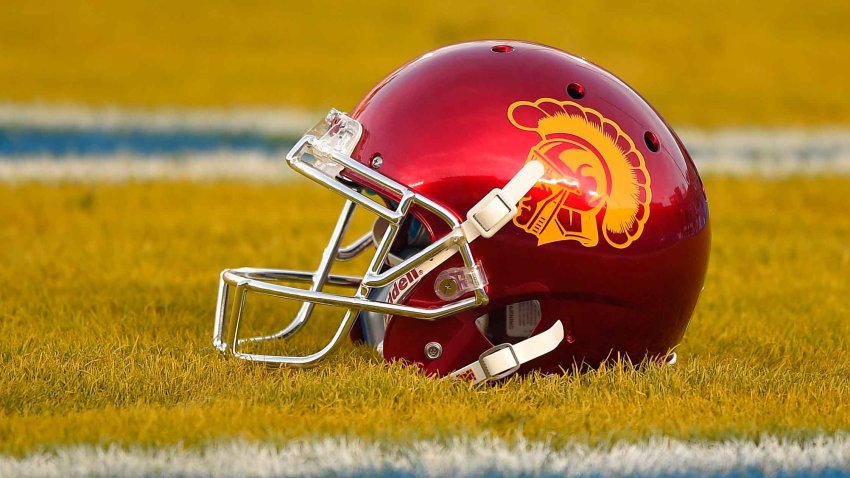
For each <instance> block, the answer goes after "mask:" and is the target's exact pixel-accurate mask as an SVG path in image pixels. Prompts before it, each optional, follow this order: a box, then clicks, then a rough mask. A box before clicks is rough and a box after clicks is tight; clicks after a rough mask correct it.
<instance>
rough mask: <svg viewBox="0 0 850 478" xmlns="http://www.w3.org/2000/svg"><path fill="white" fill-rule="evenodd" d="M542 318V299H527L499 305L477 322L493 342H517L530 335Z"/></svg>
mask: <svg viewBox="0 0 850 478" xmlns="http://www.w3.org/2000/svg"><path fill="white" fill-rule="evenodd" d="M541 318H542V314H541V308H540V301H538V300H526V301H522V302H514V303H513V304H508V305H506V306H503V307H497V308H495V309H493V310H491V311H490V312H489V313H488V314H485V315H483V316H481V317H479V318H478V319H476V321H475V324H476V325H477V326H478V328H479V329H480V330H481V331H482V332H483V333H484V335H486V336H487V338H488V339H489V340H490V342H492V343H493V344H503V343H511V344H515V343H518V342H520V341H522V340H525V339H527V338H528V337H530V336H531V333H532V332H533V331H534V329H535V328H537V324H539V323H540V320H541Z"/></svg>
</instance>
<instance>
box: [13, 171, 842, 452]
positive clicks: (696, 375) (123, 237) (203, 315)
mask: <svg viewBox="0 0 850 478" xmlns="http://www.w3.org/2000/svg"><path fill="white" fill-rule="evenodd" d="M707 189H708V193H709V197H710V201H711V213H712V221H713V231H714V245H713V252H712V261H711V267H710V271H709V276H708V279H707V282H706V288H705V291H704V295H703V297H702V299H701V303H700V305H699V306H698V309H697V313H696V315H695V317H694V319H693V322H692V324H691V327H690V329H689V331H688V333H687V335H686V338H685V342H684V343H683V345H682V346H681V347H680V349H679V356H680V363H679V364H677V365H676V366H674V367H662V366H651V367H648V368H647V369H646V370H641V371H635V370H633V369H631V368H629V367H625V366H621V367H616V366H615V367H610V368H606V369H603V370H600V371H597V372H593V373H587V374H583V375H577V376H564V377H536V376H532V377H527V378H521V379H520V378H513V379H511V380H509V381H507V382H506V383H503V384H499V385H496V386H489V387H482V388H471V387H469V386H468V385H466V384H464V383H456V382H450V381H440V380H433V379H429V378H426V377H423V376H422V375H420V374H419V373H418V372H417V371H416V370H414V369H412V368H409V367H403V366H399V365H388V364H386V363H384V362H382V361H381V360H380V359H379V358H378V357H376V356H375V354H373V353H372V352H371V351H369V350H368V349H366V348H362V347H360V348H358V347H353V346H351V345H348V346H346V347H345V348H343V349H342V350H340V351H339V353H337V354H335V355H334V356H333V357H332V358H331V359H330V360H329V361H328V362H327V363H325V364H324V365H322V366H320V367H319V368H316V369H312V370H285V369H270V368H266V367H264V366H258V365H252V364H246V363H243V362H240V361H237V360H231V359H225V358H222V357H220V356H219V355H218V354H217V353H215V352H214V351H213V348H212V345H211V341H210V335H211V326H212V315H213V309H214V302H215V291H216V285H217V275H218V272H219V270H220V269H222V268H223V267H227V266H242V265H256V266H264V265H265V266H278V267H284V266H288V267H298V268H313V267H314V266H315V261H316V260H317V258H316V256H315V254H317V253H318V252H319V251H320V250H321V247H322V245H321V244H320V243H321V242H322V241H324V240H325V238H326V237H327V234H328V233H329V231H330V227H331V226H332V224H333V222H334V221H335V217H334V216H335V214H336V211H337V206H338V205H339V201H337V200H336V199H334V200H330V199H321V198H323V197H324V196H319V197H320V199H316V192H317V190H318V188H317V187H314V186H311V185H306V184H302V183H298V184H294V185H246V184H234V183H210V184H192V183H181V182H162V183H138V184H126V185H107V184H98V185H52V186H51V185H38V184H25V185H18V186H10V185H4V186H0V241H2V244H3V248H2V249H0V258H2V262H0V263H2V268H0V282H2V284H3V289H2V292H0V377H2V378H0V453H12V454H22V453H26V452H28V451H32V450H36V449H41V448H44V447H48V448H49V447H52V446H59V445H63V444H78V443H90V444H107V443H119V444H125V445H130V444H139V445H142V446H148V445H166V444H175V443H182V444H184V445H187V446H194V445H197V444H202V443H207V442H209V441H213V440H219V439H226V438H244V439H248V440H269V441H273V442H274V441H285V440H288V439H293V438H309V437H313V436H324V435H339V434H343V435H349V436H362V437H366V438H370V439H376V440H400V441H406V440H413V439H420V438H436V439H443V438H448V437H451V436H455V435H458V434H469V435H476V434H479V433H482V432H489V433H491V434H493V435H496V436H501V437H507V438H510V437H513V436H516V435H518V434H522V435H524V436H525V437H528V438H532V439H549V440H553V442H554V443H555V444H559V443H567V442H573V441H580V442H587V443H596V444H598V443H606V442H609V441H613V440H638V439H642V438H645V437H648V436H654V435H659V434H661V435H668V436H672V437H678V438H697V439H713V438H724V437H732V436H734V437H757V436H759V435H760V434H762V433H765V432H767V433H775V434H778V435H783V436H805V435H813V434H816V433H819V432H826V433H831V432H835V431H837V430H847V429H848V428H850V405H848V403H850V402H848V397H850V355H849V354H848V353H847V348H848V337H850V318H849V317H848V313H850V306H848V296H850V285H848V283H849V282H850V280H849V279H850V276H848V270H850V247H848V243H847V238H848V237H850V216H848V214H847V211H848V209H850V196H848V195H846V194H835V192H838V191H848V190H850V179H847V178H844V179H825V178H821V179H817V178H810V179H801V178H796V179H787V180H777V181H760V180H753V179H723V178H709V180H708V181H707ZM258 307H259V308H258V309H257V310H259V311H266V312H269V313H272V314H273V313H274V311H275V309H274V306H273V305H272V304H259V305H258ZM323 315H324V319H327V321H329V320H330V319H331V316H330V315H329V314H327V313H323ZM321 328H322V327H319V328H318V329H316V330H312V331H311V329H308V330H307V331H306V332H305V334H307V335H308V336H311V334H313V335H312V336H311V337H312V339H311V337H307V339H308V340H317V336H316V335H315V334H316V333H317V332H318V331H319V329H321Z"/></svg>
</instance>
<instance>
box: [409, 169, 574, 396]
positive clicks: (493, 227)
mask: <svg viewBox="0 0 850 478" xmlns="http://www.w3.org/2000/svg"><path fill="white" fill-rule="evenodd" d="M543 173H544V167H543V164H541V163H540V162H538V161H529V162H527V163H525V165H524V166H523V167H522V169H520V170H519V171H518V172H517V173H516V175H514V177H513V178H511V180H510V181H509V182H508V184H506V185H505V187H504V188H502V189H499V188H496V189H493V190H492V191H490V192H489V193H488V194H487V195H486V196H484V198H483V199H481V200H480V201H478V203H477V204H476V205H475V206H473V207H472V208H471V209H470V210H469V212H467V213H466V221H464V222H463V223H462V224H461V225H460V227H461V230H462V232H463V235H464V237H465V238H466V240H467V242H472V241H474V240H476V239H478V238H479V237H483V238H485V239H486V238H490V237H493V235H494V234H496V233H497V232H499V230H500V229H501V228H502V227H503V226H504V225H505V224H507V223H508V222H510V221H511V219H513V218H514V217H515V216H516V215H517V204H519V202H520V201H521V200H522V198H523V197H525V195H526V194H528V192H529V191H530V190H531V188H533V187H534V185H535V184H536V183H537V181H538V180H539V179H540V178H541V177H543ZM456 252H457V249H456V248H449V249H446V250H444V251H442V252H440V253H438V254H436V255H435V256H434V257H432V258H431V259H429V260H428V261H426V262H424V263H423V264H422V265H421V266H419V268H418V271H419V277H424V276H425V275H426V274H427V273H428V272H430V271H432V270H434V269H435V268H436V267H437V266H438V265H440V264H442V263H443V262H445V261H446V260H447V259H449V258H450V257H451V256H452V255H454V254H455V253H456ZM563 339H564V326H563V325H562V324H561V322H560V321H558V322H556V323H555V324H554V325H553V326H552V327H550V328H549V330H546V331H545V332H541V333H539V334H537V335H535V336H533V337H530V338H527V339H525V340H523V341H522V342H519V343H517V344H515V345H511V344H509V343H504V344H500V345H496V346H495V347H493V348H490V349H488V350H487V351H486V352H484V353H483V354H481V357H479V359H478V360H477V361H475V362H473V363H471V364H469V365H467V366H466V367H463V368H461V369H460V370H456V371H454V372H453V373H451V374H450V375H449V376H450V377H452V378H455V379H459V380H469V381H471V382H472V383H474V384H477V383H481V382H485V381H490V380H498V379H501V378H505V377H507V376H508V375H511V374H513V373H514V372H516V371H517V370H519V368H520V366H521V365H522V364H524V363H526V362H528V361H530V360H534V359H536V358H537V357H540V356H541V355H545V354H547V353H549V352H551V351H553V350H555V348H556V347H557V346H558V344H560V343H561V341H562V340H563Z"/></svg>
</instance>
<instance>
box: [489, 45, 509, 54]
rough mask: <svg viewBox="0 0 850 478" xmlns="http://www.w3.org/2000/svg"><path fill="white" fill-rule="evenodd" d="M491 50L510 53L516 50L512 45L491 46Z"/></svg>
mask: <svg viewBox="0 0 850 478" xmlns="http://www.w3.org/2000/svg"><path fill="white" fill-rule="evenodd" d="M490 51H492V52H494V53H510V52H512V51H514V47H512V46H510V45H496V46H494V47H493V48H490Z"/></svg>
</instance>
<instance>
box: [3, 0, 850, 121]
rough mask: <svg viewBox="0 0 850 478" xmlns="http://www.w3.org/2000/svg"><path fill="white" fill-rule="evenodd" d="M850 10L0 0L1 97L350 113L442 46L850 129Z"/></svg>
mask: <svg viewBox="0 0 850 478" xmlns="http://www.w3.org/2000/svg"><path fill="white" fill-rule="evenodd" d="M848 18H850V2H842V1H834V0H811V1H807V2H801V1H799V0H780V1H775V2H770V3H769V4H766V3H764V2H757V1H737V0H715V1H707V0H690V1H681V2H666V1H662V0H651V1H642V2H628V1H599V2H580V3H577V2H566V3H565V2H559V1H554V0H550V1H536V2H489V1H480V0H476V1H469V2H448V1H434V2H401V3H400V2H391V1H375V0H371V1H368V2H362V1H359V0H337V1H333V2H329V1H300V2H295V1H291V2H290V1H286V2H272V1H262V0H259V1H239V2H237V1H221V0H212V1H204V2H200V1H197V0H192V1H181V2H175V1H160V0H156V1H141V0H131V1H108V0H95V1H87V2H63V1H58V0H50V1H46V2H32V1H28V0H5V1H3V2H0V100H6V101H9V100H11V101H19V102H29V101H34V100H44V101H50V102H57V101H59V102H61V101H71V102H77V103H93V104H121V105H126V106H133V105H143V106H161V105H192V106H207V105H219V106H221V105H223V106H230V105H261V106H268V105H284V106H300V107H305V108H308V109H319V110H325V109H326V108H327V107H329V106H335V107H338V108H342V109H346V110H350V109H351V108H352V107H353V106H354V105H355V104H356V102H357V101H358V100H359V98H361V97H362V96H363V95H364V94H365V93H366V92H367V91H368V90H369V89H370V88H371V87H372V86H373V85H374V84H375V83H376V82H377V81H378V80H379V79H381V78H383V77H384V76H386V75H387V74H388V73H389V72H390V71H392V70H393V69H395V68H396V67H398V66H400V65H401V64H403V63H405V62H406V61H408V60H410V59H411V58H413V57H415V56H417V55H419V54H421V53H423V52H425V51H427V50H430V49H433V48H436V47H439V46H442V45H446V44H450V43H455V42H459V41H464V40H471V39H480V38H516V39H526V40H531V41H538V42H542V43H547V44H551V45H553V46H556V47H560V48H563V49H566V50H568V51H572V52H574V53H576V54H579V55H581V56H584V57H587V58H588V59H591V60H593V61H596V62H597V63H599V64H601V65H603V66H605V67H606V68H608V69H610V70H612V71H614V72H615V73H617V74H618V75H620V76H621V77H622V78H623V79H625V80H626V81H627V82H628V83H630V84H632V85H633V86H634V87H635V88H636V89H637V90H638V91H640V92H641V93H642V94H643V95H645V96H646V97H647V98H648V99H649V101H650V102H651V103H653V104H654V105H655V106H656V107H657V108H658V109H659V110H660V111H663V112H664V114H665V116H666V117H667V119H668V120H670V121H671V122H672V123H673V124H677V125H681V124H687V125H697V126H730V125H736V124H745V125H750V124H761V125H768V124H771V125H775V124H781V125H786V124H833V123H844V124H847V123H850V95H847V94H846V78H847V77H848V74H850V66H848V62H847V61H846V59H847V58H848V57H850V29H848V28H847V19H848Z"/></svg>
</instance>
